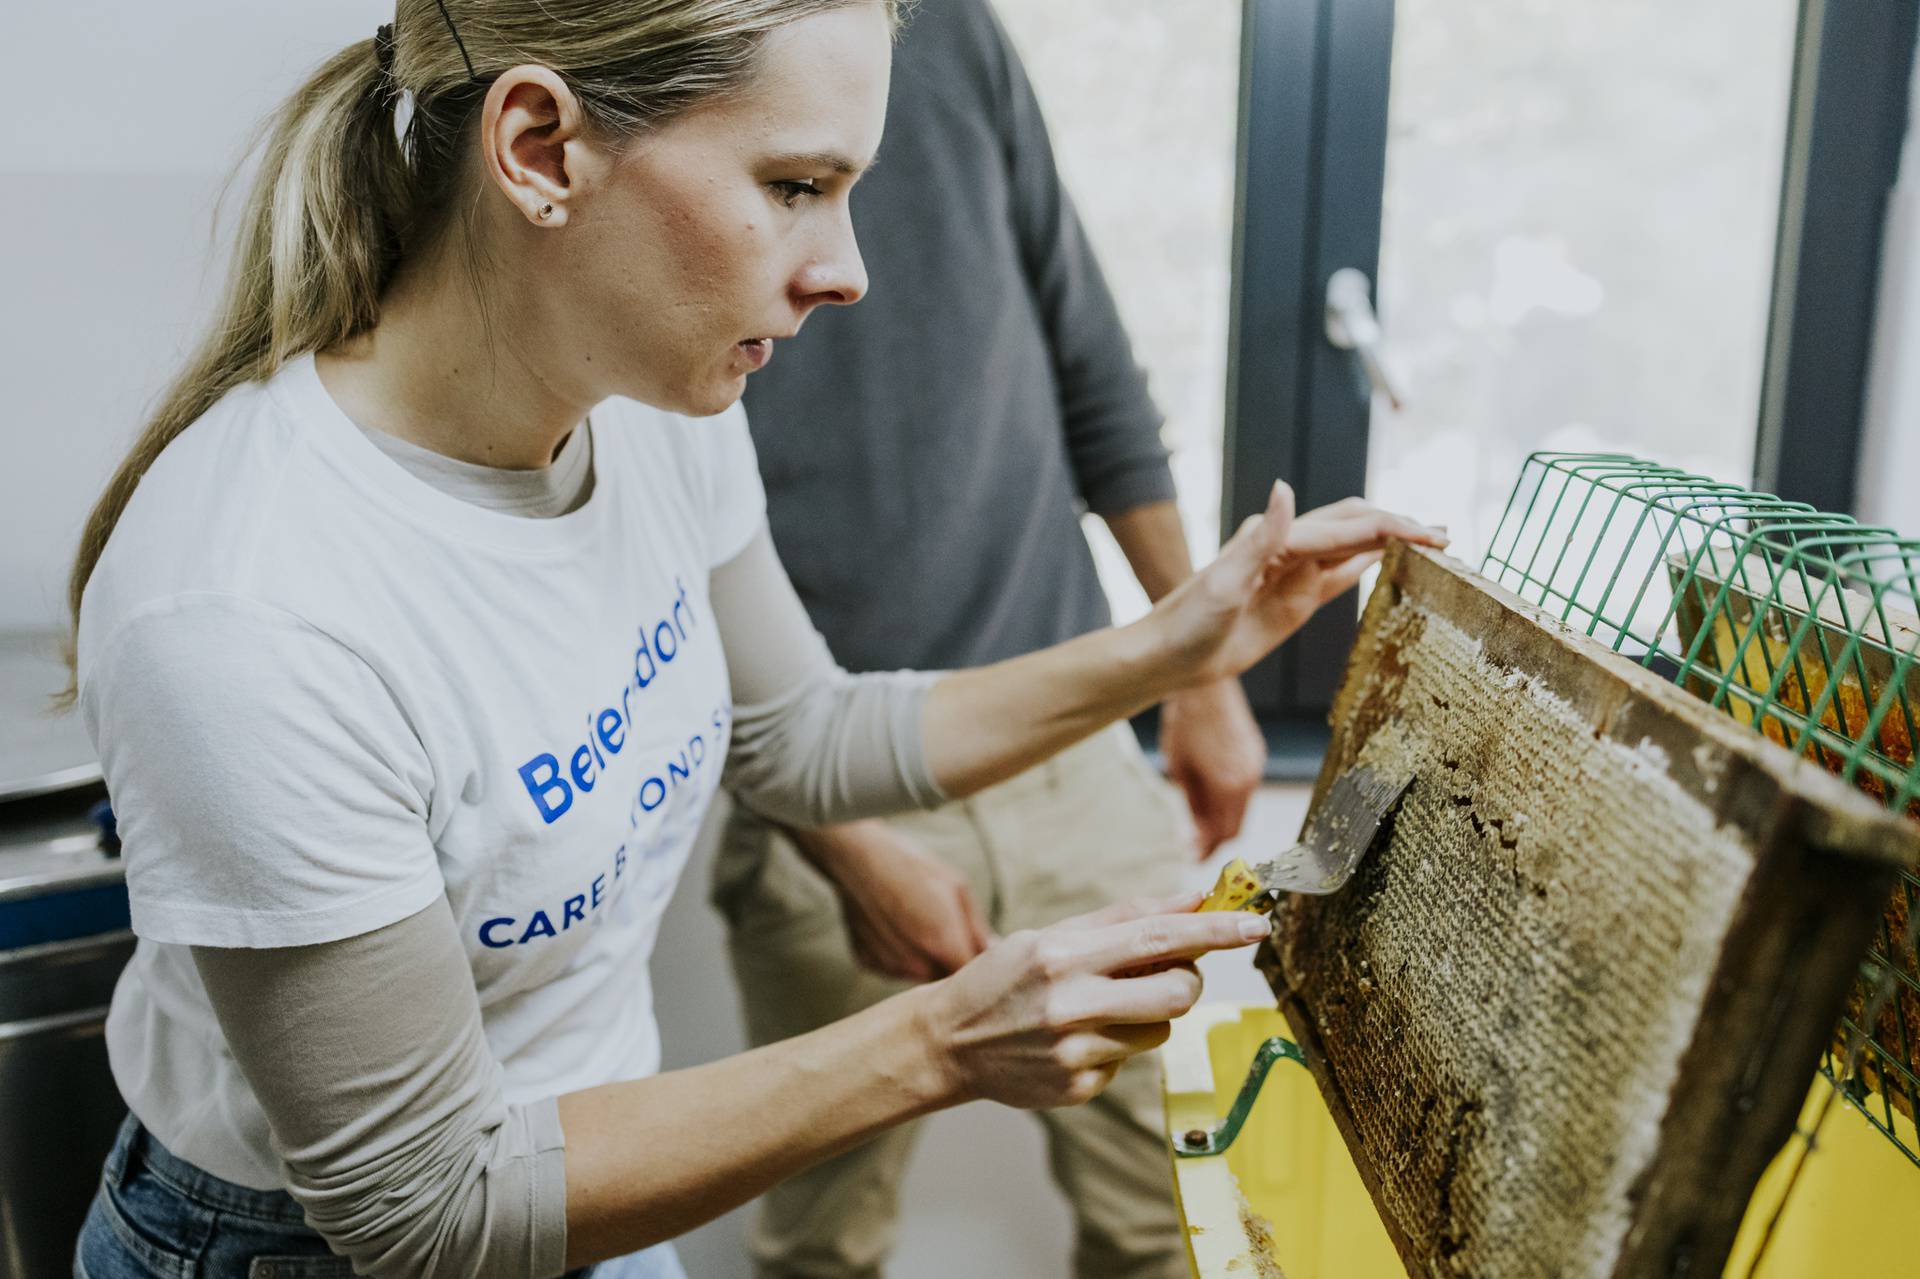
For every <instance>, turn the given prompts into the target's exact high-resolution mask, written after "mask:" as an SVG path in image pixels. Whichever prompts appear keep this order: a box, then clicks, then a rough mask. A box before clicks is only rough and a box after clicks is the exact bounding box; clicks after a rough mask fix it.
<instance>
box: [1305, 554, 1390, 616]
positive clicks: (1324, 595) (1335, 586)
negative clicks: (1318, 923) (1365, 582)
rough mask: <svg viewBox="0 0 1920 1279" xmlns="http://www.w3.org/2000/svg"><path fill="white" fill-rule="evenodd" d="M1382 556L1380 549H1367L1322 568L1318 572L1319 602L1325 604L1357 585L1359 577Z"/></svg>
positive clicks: (1363, 575)
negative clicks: (1346, 559) (1340, 562)
mask: <svg viewBox="0 0 1920 1279" xmlns="http://www.w3.org/2000/svg"><path fill="white" fill-rule="evenodd" d="M1383 558H1384V554H1383V553H1382V552H1380V551H1368V552H1367V553H1366V554H1364V555H1356V556H1354V557H1353V558H1352V559H1350V560H1348V561H1347V562H1346V563H1345V564H1340V565H1336V566H1335V567H1333V568H1328V569H1322V570H1321V574H1320V602H1321V603H1322V604H1325V603H1327V602H1329V601H1330V600H1335V599H1338V598H1339V597H1340V596H1342V595H1344V594H1346V593H1347V592H1348V591H1350V590H1352V589H1353V588H1354V587H1355V586H1357V585H1359V583H1360V579H1361V578H1363V577H1365V576H1366V575H1367V570H1368V569H1370V568H1372V567H1373V566H1374V565H1375V564H1378V563H1379V562H1380V561H1381V560H1382V559H1383Z"/></svg>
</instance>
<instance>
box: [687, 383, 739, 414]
mask: <svg viewBox="0 0 1920 1279" xmlns="http://www.w3.org/2000/svg"><path fill="white" fill-rule="evenodd" d="M746 389H747V375H746V374H744V373H733V374H728V375H725V376H723V377H719V378H715V379H714V380H713V381H712V382H710V383H707V384H706V385H704V386H698V387H692V388H689V391H688V394H687V401H686V403H685V404H683V405H678V406H675V408H674V411H675V412H676V413H681V414H684V415H685V416H687V417H712V416H713V415H714V414H716V413H725V412H726V411H727V410H728V409H730V408H732V407H733V406H734V405H735V404H737V403H739V401H740V396H741V395H742V394H744V393H745V391H746Z"/></svg>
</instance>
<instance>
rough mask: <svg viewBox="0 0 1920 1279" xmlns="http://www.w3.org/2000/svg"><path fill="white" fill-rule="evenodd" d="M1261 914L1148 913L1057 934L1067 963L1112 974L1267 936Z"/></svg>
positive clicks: (1146, 967) (1248, 912)
mask: <svg viewBox="0 0 1920 1279" xmlns="http://www.w3.org/2000/svg"><path fill="white" fill-rule="evenodd" d="M1267 931H1268V925H1267V921H1266V918H1265V916H1262V915H1256V914H1253V913H1252V912H1250V911H1241V910H1222V911H1208V912H1206V913H1205V914H1190V915H1150V916H1147V917H1146V918H1144V919H1131V920H1126V921H1124V922H1121V923H1114V924H1108V925H1106V926H1105V927H1102V928H1097V929H1091V930H1085V931H1082V932H1080V933H1078V934H1068V935H1066V936H1063V937H1061V938H1060V939H1058V940H1059V943H1060V945H1061V946H1063V947H1065V948H1066V949H1067V951H1068V955H1067V957H1066V958H1067V962H1068V963H1069V964H1071V965H1072V966H1073V967H1075V968H1078V969H1080V970H1081V971H1083V972H1095V973H1115V972H1124V971H1127V970H1131V969H1149V968H1157V967H1161V966H1164V965H1165V964H1167V963H1169V962H1171V961H1185V960H1191V959H1198V958H1199V957H1200V956H1202V955H1204V954H1207V953H1208V952H1209V951H1215V950H1232V949H1233V948H1235V947H1237V946H1245V945H1248V944H1249V943H1251V942H1256V941H1259V940H1260V939H1262V938H1263V937H1265V936H1266V935H1267Z"/></svg>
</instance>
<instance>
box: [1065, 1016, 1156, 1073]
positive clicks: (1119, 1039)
mask: <svg viewBox="0 0 1920 1279" xmlns="http://www.w3.org/2000/svg"><path fill="white" fill-rule="evenodd" d="M1172 1031H1173V1027H1172V1026H1170V1025H1169V1024H1168V1023H1167V1022H1166V1021H1164V1020H1162V1021H1157V1022H1154V1023H1152V1024H1151V1025H1141V1026H1102V1027H1100V1028H1099V1029H1097V1030H1081V1031H1076V1032H1074V1033H1073V1034H1071V1035H1068V1036H1067V1037H1065V1038H1064V1039H1062V1040H1061V1041H1060V1042H1059V1044H1058V1045H1057V1046H1056V1047H1055V1048H1054V1053H1053V1055H1054V1060H1056V1061H1058V1062H1059V1063H1060V1065H1061V1066H1063V1067H1065V1068H1066V1069H1068V1070H1073V1071H1079V1070H1094V1069H1098V1068H1099V1067H1101V1066H1118V1065H1120V1064H1121V1063H1123V1062H1125V1061H1126V1060H1127V1058H1129V1057H1137V1056H1138V1055H1140V1054H1141V1053H1144V1052H1152V1051H1153V1050H1154V1049H1156V1048H1158V1047H1159V1046H1160V1045H1161V1044H1164V1043H1166V1042H1167V1037H1168V1035H1170V1034H1171V1033H1172Z"/></svg>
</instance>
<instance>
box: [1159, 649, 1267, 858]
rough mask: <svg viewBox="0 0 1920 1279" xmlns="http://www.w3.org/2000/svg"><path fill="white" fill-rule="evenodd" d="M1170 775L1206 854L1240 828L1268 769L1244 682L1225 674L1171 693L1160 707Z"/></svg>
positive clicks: (1263, 740)
mask: <svg viewBox="0 0 1920 1279" xmlns="http://www.w3.org/2000/svg"><path fill="white" fill-rule="evenodd" d="M1160 751H1161V753H1162V754H1163V755H1165V756H1166V759H1167V775H1168V776H1169V777H1171V778H1172V779H1173V781H1174V784H1175V785H1177V786H1179V787H1180V789H1181V790H1182V791H1184V792H1185V793H1186V796H1187V807H1189V808H1190V809H1192V810H1193V824H1194V842H1195V844H1196V845H1197V846H1198V849H1199V854H1200V856H1201V857H1203V858H1204V857H1207V856H1208V855H1210V854H1211V853H1212V852H1213V850H1214V849H1216V848H1218V847H1220V845H1222V844H1224V843H1226V842H1227V841H1228V840H1230V839H1232V838H1233V837H1234V836H1235V835H1238V834H1239V833H1240V823H1241V821H1242V820H1243V819H1244V818H1245V817H1246V814H1247V802H1248V801H1249V800H1251V799H1252V798H1253V792H1254V790H1255V789H1256V788H1258V786H1259V785H1260V778H1261V776H1262V775H1263V774H1264V773H1265V771H1266V764H1267V741H1266V738H1265V737H1264V736H1262V734H1261V732H1260V725H1259V724H1258V723H1256V722H1255V721H1254V718H1253V708H1252V707H1250V706H1248V705H1247V695H1246V694H1245V693H1244V692H1242V691H1241V688H1240V681H1239V680H1233V679H1224V680H1220V681H1217V682H1216V683H1212V684H1202V685H1201V686H1200V687H1198V688H1195V689H1191V690H1189V691H1187V692H1184V693H1180V694H1177V695H1176V696H1174V697H1170V698H1168V699H1167V701H1166V702H1165V703H1164V704H1163V705H1162V706H1161V707H1160Z"/></svg>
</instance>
